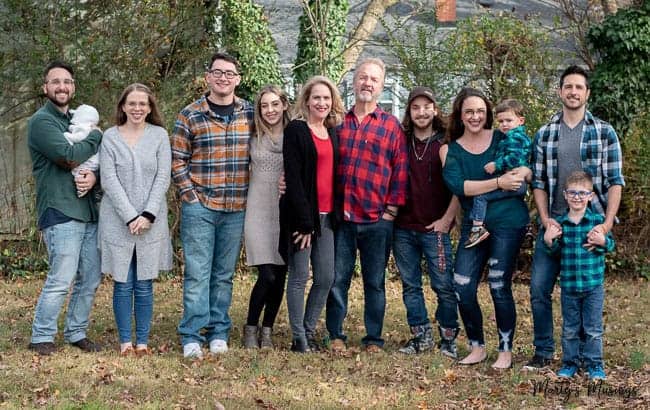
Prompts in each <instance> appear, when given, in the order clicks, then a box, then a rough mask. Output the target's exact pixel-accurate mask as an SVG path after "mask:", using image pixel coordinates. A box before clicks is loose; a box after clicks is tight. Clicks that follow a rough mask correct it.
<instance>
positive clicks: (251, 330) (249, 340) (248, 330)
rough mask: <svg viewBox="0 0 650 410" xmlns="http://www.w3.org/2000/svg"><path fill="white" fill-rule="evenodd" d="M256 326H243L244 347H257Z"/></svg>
mask: <svg viewBox="0 0 650 410" xmlns="http://www.w3.org/2000/svg"><path fill="white" fill-rule="evenodd" d="M258 347H259V345H258V342H257V326H249V325H246V326H244V348H246V349H257V348H258Z"/></svg>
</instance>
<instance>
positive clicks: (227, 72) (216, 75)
mask: <svg viewBox="0 0 650 410" xmlns="http://www.w3.org/2000/svg"><path fill="white" fill-rule="evenodd" d="M208 74H210V75H211V76H212V77H214V78H221V77H223V76H224V75H225V76H226V78H227V79H229V80H232V79H233V78H235V77H237V76H238V75H239V73H236V72H234V71H231V70H225V71H224V70H219V69H218V68H215V69H214V70H208Z"/></svg>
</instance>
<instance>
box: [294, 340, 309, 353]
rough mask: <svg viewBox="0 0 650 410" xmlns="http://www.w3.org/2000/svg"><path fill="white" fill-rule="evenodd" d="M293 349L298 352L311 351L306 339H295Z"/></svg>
mask: <svg viewBox="0 0 650 410" xmlns="http://www.w3.org/2000/svg"><path fill="white" fill-rule="evenodd" d="M291 351H292V352H296V353H309V352H311V349H310V348H309V345H308V344H307V340H305V339H293V340H292V341H291Z"/></svg>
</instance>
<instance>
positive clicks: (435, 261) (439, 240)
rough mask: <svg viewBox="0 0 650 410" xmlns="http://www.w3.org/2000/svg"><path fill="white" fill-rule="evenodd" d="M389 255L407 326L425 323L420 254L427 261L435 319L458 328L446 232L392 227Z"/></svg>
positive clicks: (449, 245)
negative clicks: (398, 281)
mask: <svg viewBox="0 0 650 410" xmlns="http://www.w3.org/2000/svg"><path fill="white" fill-rule="evenodd" d="M393 256H395V263H396V264H397V269H398V270H399V274H400V278H401V279H402V299H403V300H404V306H405V307H406V320H407V321H408V324H409V326H411V327H413V326H421V325H426V324H429V323H430V321H429V314H428V313H427V307H426V304H425V302H424V292H423V291H422V269H421V267H420V263H421V261H422V256H424V258H425V260H426V261H427V270H428V272H429V279H430V281H431V288H432V289H433V290H434V291H435V292H436V296H437V298H438V307H437V309H436V320H437V321H438V324H439V325H440V326H441V327H443V328H446V329H456V328H458V301H457V300H456V295H455V293H454V282H453V272H452V269H453V260H452V254H451V241H450V239H449V234H447V233H443V232H427V233H425V232H417V231H414V230H410V229H401V228H395V232H394V235H393Z"/></svg>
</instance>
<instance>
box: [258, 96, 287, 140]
mask: <svg viewBox="0 0 650 410" xmlns="http://www.w3.org/2000/svg"><path fill="white" fill-rule="evenodd" d="M268 93H271V94H275V95H277V96H278V97H280V102H282V105H283V106H285V107H286V109H284V110H283V111H282V128H284V127H286V126H287V124H288V123H289V120H290V118H289V109H290V108H291V104H289V97H287V94H286V93H285V92H284V91H282V89H281V88H280V87H278V86H277V85H272V84H268V85H265V86H264V87H262V89H261V90H260V91H259V92H258V93H257V96H256V97H255V116H254V117H253V121H254V122H255V136H256V137H261V136H262V135H264V134H267V135H270V134H271V128H270V127H269V126H268V124H267V123H266V121H265V120H264V118H262V97H264V94H268Z"/></svg>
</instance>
